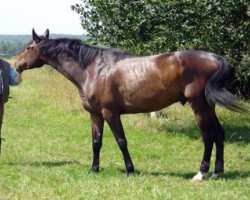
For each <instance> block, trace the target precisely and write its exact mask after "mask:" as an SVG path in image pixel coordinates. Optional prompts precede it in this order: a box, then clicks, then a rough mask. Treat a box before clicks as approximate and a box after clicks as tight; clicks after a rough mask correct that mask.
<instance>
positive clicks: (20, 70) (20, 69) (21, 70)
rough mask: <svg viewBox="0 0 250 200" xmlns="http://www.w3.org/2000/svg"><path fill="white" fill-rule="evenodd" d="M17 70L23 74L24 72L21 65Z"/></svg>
mask: <svg viewBox="0 0 250 200" xmlns="http://www.w3.org/2000/svg"><path fill="white" fill-rule="evenodd" d="M16 71H17V72H18V73H19V74H21V73H22V72H23V69H22V67H21V66H18V67H17V68H16Z"/></svg>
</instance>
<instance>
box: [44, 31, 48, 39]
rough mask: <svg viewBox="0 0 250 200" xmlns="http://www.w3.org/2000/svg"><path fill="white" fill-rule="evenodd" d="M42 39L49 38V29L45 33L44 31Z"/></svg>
mask: <svg viewBox="0 0 250 200" xmlns="http://www.w3.org/2000/svg"><path fill="white" fill-rule="evenodd" d="M44 37H45V38H46V39H48V38H49V29H46V31H45V33H44Z"/></svg>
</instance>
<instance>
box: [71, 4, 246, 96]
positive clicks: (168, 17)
mask: <svg viewBox="0 0 250 200" xmlns="http://www.w3.org/2000/svg"><path fill="white" fill-rule="evenodd" d="M247 2H248V1H247V0H168V1H166V0H129V1H128V0H82V4H76V5H74V6H72V9H73V10H74V11H76V12H77V13H78V14H79V15H80V18H81V24H82V27H83V28H84V29H85V30H87V32H88V35H89V36H90V40H89V42H90V43H94V44H102V45H106V46H112V47H117V48H120V49H122V50H125V51H128V52H131V53H134V54H137V55H149V54H157V53H161V52H165V51H175V50H184V49H197V50H205V51H211V52H214V53H217V54H221V55H224V56H225V57H226V58H227V59H228V60H229V62H230V63H231V65H232V66H233V69H234V78H233V79H232V81H230V84H229V87H230V89H231V91H233V92H235V93H238V94H240V95H243V96H245V97H247V96H250V10H249V5H248V4H247Z"/></svg>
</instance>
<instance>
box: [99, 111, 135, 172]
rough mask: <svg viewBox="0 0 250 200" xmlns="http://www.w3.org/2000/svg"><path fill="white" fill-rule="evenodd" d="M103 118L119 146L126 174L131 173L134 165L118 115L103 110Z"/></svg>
mask: <svg viewBox="0 0 250 200" xmlns="http://www.w3.org/2000/svg"><path fill="white" fill-rule="evenodd" d="M103 117H104V119H105V120H106V121H107V123H108V125H109V127H110V129H111V130H112V132H113V134H114V136H115V139H116V142H117V144H118V145H119V148H120V150H121V152H122V154H123V158H124V162H125V166H126V171H127V174H130V173H133V172H134V165H133V162H132V160H131V157H130V154H129V151H128V147H127V140H126V137H125V133H124V130H123V126H122V122H121V118H120V114H119V113H114V112H112V111H110V110H106V109H105V110H103Z"/></svg>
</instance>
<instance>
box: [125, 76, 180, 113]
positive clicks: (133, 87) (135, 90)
mask: <svg viewBox="0 0 250 200" xmlns="http://www.w3.org/2000/svg"><path fill="white" fill-rule="evenodd" d="M128 85H129V88H126V91H125V92H124V93H123V96H124V109H123V110H124V111H125V112H126V113H134V112H151V111H156V110H160V109H162V108H164V107H167V106H169V105H171V104H173V103H175V102H177V101H178V99H179V96H180V92H179V90H180V89H179V87H178V86H177V85H175V84H171V85H168V86H167V87H166V86H164V85H162V82H161V81H160V80H159V79H153V80H151V81H141V83H140V84H139V83H137V84H132V82H131V83H130V84H128ZM128 85H127V86H128Z"/></svg>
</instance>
